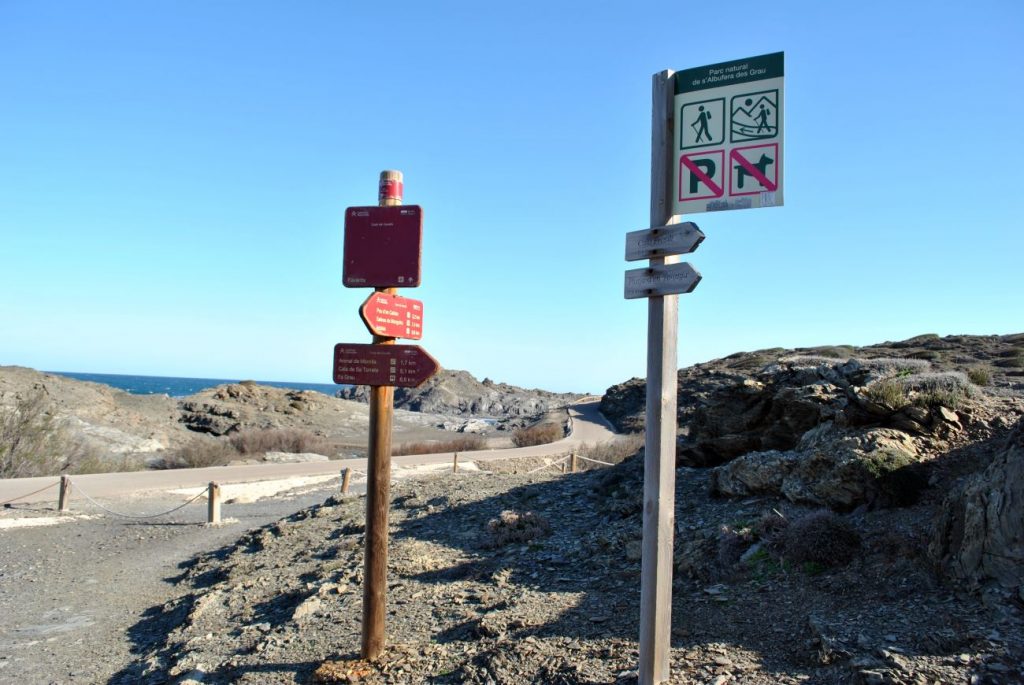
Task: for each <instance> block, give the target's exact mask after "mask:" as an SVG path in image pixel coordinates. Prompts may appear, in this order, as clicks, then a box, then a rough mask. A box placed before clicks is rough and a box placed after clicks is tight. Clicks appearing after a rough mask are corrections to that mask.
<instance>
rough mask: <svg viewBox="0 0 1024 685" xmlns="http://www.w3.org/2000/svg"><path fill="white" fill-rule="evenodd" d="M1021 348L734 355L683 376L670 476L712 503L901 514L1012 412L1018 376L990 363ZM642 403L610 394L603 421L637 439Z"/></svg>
mask: <svg viewBox="0 0 1024 685" xmlns="http://www.w3.org/2000/svg"><path fill="white" fill-rule="evenodd" d="M1022 343H1024V338H1022V337H1021V336H991V337H967V336H957V337H955V338H949V339H945V338H937V337H934V336H922V337H919V338H914V339H911V340H910V341H905V342H904V343H886V344H885V345H883V346H874V347H870V348H860V349H854V348H815V349H812V350H795V351H794V350H777V349H776V350H763V351H760V352H755V353H741V354H735V355H731V356H729V357H726V358H724V359H720V360H715V361H713V362H708V363H706V364H699V365H696V366H693V367H690V368H687V369H683V370H681V371H680V372H679V387H678V392H679V410H678V422H679V423H678V439H677V449H676V460H677V465H679V466H688V467H697V468H707V467H711V468H712V471H711V473H710V474H709V483H710V488H711V491H712V493H713V494H716V495H721V496H727V497H746V496H751V495H770V496H783V497H785V498H787V499H788V500H790V501H791V502H794V503H800V504H805V505H812V506H824V507H828V508H831V509H833V510H836V511H850V510H853V509H856V508H858V507H861V506H864V505H866V506H869V507H879V506H906V505H910V504H913V503H914V502H916V501H917V500H918V498H919V497H920V496H921V493H922V492H923V491H924V490H925V489H926V487H928V483H929V481H930V480H935V479H936V478H938V477H939V475H941V474H939V475H937V474H936V473H934V472H933V471H934V468H933V467H934V466H935V464H936V463H938V462H939V459H940V457H943V456H944V455H946V454H947V453H949V452H950V451H953V450H955V449H958V448H961V447H964V446H965V445H973V444H976V443H978V442H979V441H981V440H984V439H986V438H987V437H988V436H990V435H991V434H992V432H993V431H994V430H997V429H998V427H999V426H1001V425H1002V426H1006V425H1009V424H1011V423H1012V422H1013V421H1015V420H1016V417H1017V416H1019V415H1020V414H1022V413H1024V400H1022V397H1021V393H1020V392H1019V391H1020V390H1021V388H1020V387H1018V385H1019V382H1018V380H1017V379H1018V378H1019V377H1020V376H1018V375H1014V374H1017V373H1018V372H1017V371H1015V370H1014V369H1015V367H1011V366H1009V365H1007V364H1005V363H1004V364H1003V365H1001V366H1000V365H997V364H996V362H999V361H1001V360H1007V359H1011V360H1018V359H1020V358H1021V356H1022V355H1024V353H1022V351H1021V350H1022V348H1024V344H1022ZM880 351H882V352H886V353H890V354H900V353H902V354H904V355H905V354H908V353H909V354H910V355H911V356H877V354H878V352H880ZM838 354H842V355H843V356H841V357H840V356H836V355H838ZM857 354H864V355H865V356H856V355H857ZM982 371H983V373H982ZM971 379H974V380H976V381H977V384H976V383H974V382H972V380H971ZM643 393H644V383H643V381H641V380H639V379H633V380H631V381H629V382H627V383H624V384H622V385H619V386H616V387H614V388H610V389H609V391H608V393H607V394H606V395H605V398H604V400H603V402H602V408H603V410H604V412H605V414H606V416H608V417H609V418H610V419H612V420H613V421H614V422H615V423H616V424H617V426H618V427H619V428H620V429H641V428H642V427H643V419H644V417H643ZM941 468H942V469H946V468H947V465H946V464H944V463H943V464H941ZM958 468H964V464H961V465H960V467H958Z"/></svg>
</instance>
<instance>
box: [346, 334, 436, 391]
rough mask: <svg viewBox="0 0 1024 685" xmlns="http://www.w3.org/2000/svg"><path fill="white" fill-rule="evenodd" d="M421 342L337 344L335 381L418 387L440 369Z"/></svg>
mask: <svg viewBox="0 0 1024 685" xmlns="http://www.w3.org/2000/svg"><path fill="white" fill-rule="evenodd" d="M440 368H441V367H440V365H439V364H438V363H437V360H436V359H434V358H433V357H431V356H430V355H429V354H427V353H426V351H425V350H424V349H423V348H422V347H420V346H419V345H364V344H356V343H338V344H337V345H335V346H334V382H335V383H348V384H350V385H376V386H397V387H400V388H415V387H417V386H419V385H421V384H422V383H423V381H425V380H427V379H428V378H430V377H431V376H433V375H434V374H435V373H437V372H438V370H439V369H440Z"/></svg>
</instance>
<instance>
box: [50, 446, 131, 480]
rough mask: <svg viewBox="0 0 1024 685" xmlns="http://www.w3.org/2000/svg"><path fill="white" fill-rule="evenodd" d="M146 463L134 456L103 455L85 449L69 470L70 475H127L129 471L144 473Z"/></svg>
mask: <svg viewBox="0 0 1024 685" xmlns="http://www.w3.org/2000/svg"><path fill="white" fill-rule="evenodd" d="M145 469H146V462H145V460H143V459H142V458H141V457H139V456H137V455H133V454H116V455H103V454H101V453H100V452H99V451H97V450H89V449H83V451H82V454H81V456H80V457H78V458H77V459H75V460H74V461H73V462H72V463H71V464H70V465H69V466H68V468H67V471H66V473H68V474H78V475H81V474H85V473H125V472H127V471H144V470H145Z"/></svg>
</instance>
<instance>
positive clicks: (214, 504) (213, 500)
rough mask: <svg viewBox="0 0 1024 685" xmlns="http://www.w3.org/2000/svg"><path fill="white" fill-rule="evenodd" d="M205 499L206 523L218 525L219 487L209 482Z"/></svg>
mask: <svg viewBox="0 0 1024 685" xmlns="http://www.w3.org/2000/svg"><path fill="white" fill-rule="evenodd" d="M206 498H207V502H206V522H207V523H220V486H219V485H217V484H216V483H214V482H213V481H210V485H209V489H208V490H207V496H206Z"/></svg>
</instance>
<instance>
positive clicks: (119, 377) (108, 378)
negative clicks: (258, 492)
mask: <svg viewBox="0 0 1024 685" xmlns="http://www.w3.org/2000/svg"><path fill="white" fill-rule="evenodd" d="M47 373H52V374H56V375H58V376H67V377H68V378H74V379H75V380H78V381H90V382H92V383H103V384H104V385H109V386H110V387H112V388H117V389H119V390H124V391H125V392H130V393H132V394H133V395H169V396H171V397H188V396H189V395H194V394H195V393H197V392H199V391H200V390H205V389H207V388H213V387H215V386H218V385H224V384H226V383H238V382H239V381H240V380H241V379H238V378H235V379H231V378H179V377H177V376H128V375H123V374H116V373H78V372H74V371H47ZM256 382H257V383H259V384H260V385H270V386H273V387H275V388H286V389H288V390H315V391H316V392H322V393H323V394H325V395H330V396H332V397H333V396H334V394H335V393H336V392H338V390H340V389H341V388H344V387H347V386H344V385H335V384H334V383H329V384H328V383H291V382H285V381H256Z"/></svg>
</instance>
